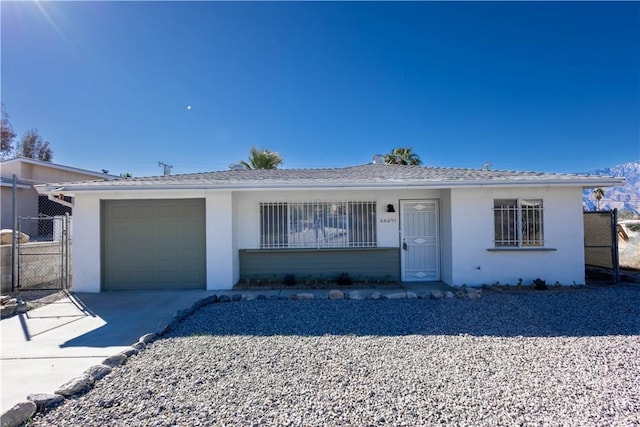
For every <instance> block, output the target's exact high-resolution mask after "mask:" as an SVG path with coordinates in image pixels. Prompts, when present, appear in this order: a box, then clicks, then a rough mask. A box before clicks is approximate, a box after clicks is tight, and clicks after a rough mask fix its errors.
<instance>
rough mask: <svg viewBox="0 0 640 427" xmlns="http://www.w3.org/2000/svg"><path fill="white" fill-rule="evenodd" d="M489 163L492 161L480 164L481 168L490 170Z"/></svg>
mask: <svg viewBox="0 0 640 427" xmlns="http://www.w3.org/2000/svg"><path fill="white" fill-rule="evenodd" d="M491 165H492V163H491V162H487V163H485V164H484V165H482V170H483V171H488V170H490V169H491Z"/></svg>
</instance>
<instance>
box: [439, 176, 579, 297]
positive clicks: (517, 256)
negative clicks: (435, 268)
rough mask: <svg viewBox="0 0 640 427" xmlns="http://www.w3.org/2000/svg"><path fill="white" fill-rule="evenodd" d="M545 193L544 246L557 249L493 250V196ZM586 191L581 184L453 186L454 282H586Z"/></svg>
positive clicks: (537, 196)
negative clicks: (564, 186) (499, 187)
mask: <svg viewBox="0 0 640 427" xmlns="http://www.w3.org/2000/svg"><path fill="white" fill-rule="evenodd" d="M508 198H527V199H543V208H544V210H543V215H544V240H545V241H544V247H545V248H547V249H554V250H552V251H529V250H521V251H489V250H488V249H491V248H493V247H494V244H493V239H494V224H493V199H508ZM581 200H582V194H581V191H580V189H579V188H519V189H491V188H490V189H482V190H478V189H475V190H471V189H454V190H452V191H451V206H452V214H451V223H452V226H451V233H452V263H451V268H452V280H451V281H450V282H449V281H448V283H449V284H451V285H454V286H461V285H463V284H467V285H482V284H494V283H496V282H500V283H501V284H512V285H515V284H517V283H518V280H519V279H522V280H523V283H524V284H530V283H531V282H532V281H533V280H534V279H535V278H538V277H539V278H541V279H544V280H546V281H547V284H554V283H555V282H556V281H557V282H559V283H561V284H563V285H571V284H574V283H575V284H584V238H583V233H584V231H583V218H582V202H581Z"/></svg>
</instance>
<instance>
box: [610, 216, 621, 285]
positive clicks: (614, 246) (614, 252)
mask: <svg viewBox="0 0 640 427" xmlns="http://www.w3.org/2000/svg"><path fill="white" fill-rule="evenodd" d="M611 222H612V225H611V261H612V262H613V273H614V276H615V281H616V283H619V282H620V260H619V254H618V209H617V208H614V209H613V211H612V212H611Z"/></svg>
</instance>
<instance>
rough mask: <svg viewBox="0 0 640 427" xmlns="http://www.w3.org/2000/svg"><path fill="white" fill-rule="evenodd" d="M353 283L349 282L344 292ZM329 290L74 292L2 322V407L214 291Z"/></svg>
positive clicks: (46, 387)
mask: <svg viewBox="0 0 640 427" xmlns="http://www.w3.org/2000/svg"><path fill="white" fill-rule="evenodd" d="M434 289H439V290H449V289H451V288H449V287H448V286H447V285H445V284H442V283H432V284H413V285H406V284H405V285H398V287H394V288H388V287H387V288H384V289H357V290H360V291H363V292H365V291H379V292H381V293H390V292H397V291H413V292H422V291H429V290H434ZM352 290H356V289H352V288H350V289H348V290H347V289H344V292H345V294H348V292H349V291H352ZM328 291H329V290H328V289H281V290H277V289H274V290H264V289H261V290H238V291H234V290H231V291H226V290H225V291H191V290H183V291H119V292H115V291H112V292H103V293H99V294H87V293H77V294H72V295H68V296H67V297H65V298H63V299H61V300H59V301H57V302H55V303H52V304H48V305H46V306H43V307H40V308H38V309H35V310H31V311H28V312H27V313H24V314H19V315H16V316H13V317H10V318H7V319H3V320H2V321H0V334H1V343H2V347H1V353H0V354H1V360H0V377H1V378H2V381H1V382H2V385H1V392H2V395H1V399H0V414H3V413H5V411H7V410H8V409H10V408H11V407H13V406H14V405H15V404H17V403H19V402H23V401H25V400H26V397H27V395H29V394H30V393H53V392H54V391H55V390H57V389H58V388H59V387H60V386H62V385H63V384H65V383H66V382H68V381H69V380H71V379H73V378H75V377H78V376H80V375H81V374H82V373H84V372H85V371H86V370H87V369H88V368H90V367H91V366H94V365H98V364H100V363H101V362H102V361H103V360H104V359H105V358H107V357H109V356H112V355H114V354H117V353H119V352H120V351H123V350H126V349H128V348H130V346H131V344H133V343H135V342H136V341H138V339H139V338H140V337H141V336H142V335H144V334H147V333H151V332H156V331H157V330H158V328H159V327H160V326H161V325H162V324H166V323H168V322H169V321H171V319H172V317H173V315H174V314H175V313H176V312H177V311H179V310H185V309H188V308H190V307H192V306H193V304H194V303H196V302H197V301H199V300H201V299H203V298H205V297H208V296H211V295H218V296H220V295H228V296H230V297H232V296H233V295H234V294H240V295H251V294H252V295H254V296H257V295H265V296H266V297H268V298H269V297H274V296H277V297H285V298H289V297H290V296H291V295H292V294H295V293H307V294H308V293H311V294H313V295H314V297H315V298H327V295H328Z"/></svg>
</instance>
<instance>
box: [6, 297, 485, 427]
mask: <svg viewBox="0 0 640 427" xmlns="http://www.w3.org/2000/svg"><path fill="white" fill-rule="evenodd" d="M231 292H233V291H231ZM316 293H317V292H316ZM316 293H313V292H308V291H306V292H300V293H291V294H290V295H289V296H288V297H287V296H277V297H275V298H274V297H273V296H272V297H267V296H266V295H264V294H259V293H258V294H256V293H255V292H245V293H243V292H238V293H234V294H233V295H232V296H231V297H230V296H228V295H220V296H218V295H211V296H208V297H206V298H203V299H201V300H198V301H196V302H195V303H194V304H193V305H192V306H191V307H190V308H188V309H185V310H179V311H177V312H176V313H175V314H174V315H173V317H172V318H171V320H170V321H169V322H163V323H161V324H160V325H158V328H157V329H156V331H155V332H151V333H147V334H144V335H142V336H141V337H140V338H139V339H138V341H136V342H135V343H133V344H131V346H130V347H129V348H128V349H126V350H123V351H121V352H119V353H116V354H114V355H112V356H109V357H107V358H106V359H105V360H103V361H102V363H101V364H100V365H94V366H92V367H90V368H89V369H87V370H86V371H85V372H84V374H82V375H81V376H79V377H76V378H73V379H71V380H70V381H68V382H67V383H65V384H63V385H62V386H60V388H58V390H56V391H55V392H54V393H53V394H44V393H31V394H29V395H28V396H27V400H26V401H24V402H20V403H18V404H16V405H15V406H14V407H12V408H11V409H9V410H7V411H6V412H5V413H4V414H2V416H1V417H0V426H1V427H19V426H22V425H24V424H25V423H27V422H28V421H29V420H30V419H31V418H32V417H33V416H34V415H35V414H36V413H38V412H44V411H45V410H48V409H49V408H53V407H56V406H58V405H60V404H62V403H63V402H64V401H65V400H66V399H67V398H70V397H78V396H81V395H83V394H85V393H86V392H88V391H89V390H91V388H93V386H94V385H95V383H96V381H99V380H101V379H102V378H104V377H106V376H107V375H109V374H110V373H111V372H112V370H113V369H114V368H117V367H118V366H122V365H124V364H126V363H127V361H128V360H129V359H130V358H131V357H134V356H136V355H138V354H139V353H140V352H142V351H144V350H145V349H146V348H147V346H148V345H149V344H151V343H153V342H154V341H156V340H157V339H158V338H160V337H162V336H163V335H166V334H167V333H169V332H171V331H172V330H173V329H174V328H175V327H176V325H178V324H179V323H180V322H182V321H183V320H185V319H186V318H187V317H189V316H191V315H192V314H193V313H195V312H196V311H197V310H199V309H200V308H202V307H204V306H207V305H210V304H215V303H224V302H236V301H263V300H295V301H306V300H314V299H329V300H366V299H370V300H385V299H432V298H435V299H441V298H443V299H446V298H454V297H458V298H468V299H477V298H480V297H481V296H482V289H476V288H464V289H463V290H460V291H458V292H457V293H456V295H454V294H453V293H452V292H450V291H447V292H442V291H430V292H425V293H419V294H418V293H415V292H411V291H392V292H387V293H381V292H380V291H372V292H369V291H361V290H354V291H351V292H349V293H344V292H342V291H340V290H337V289H332V290H327V291H326V295H323V296H320V297H316V295H315V294H316ZM323 294H324V292H323Z"/></svg>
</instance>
